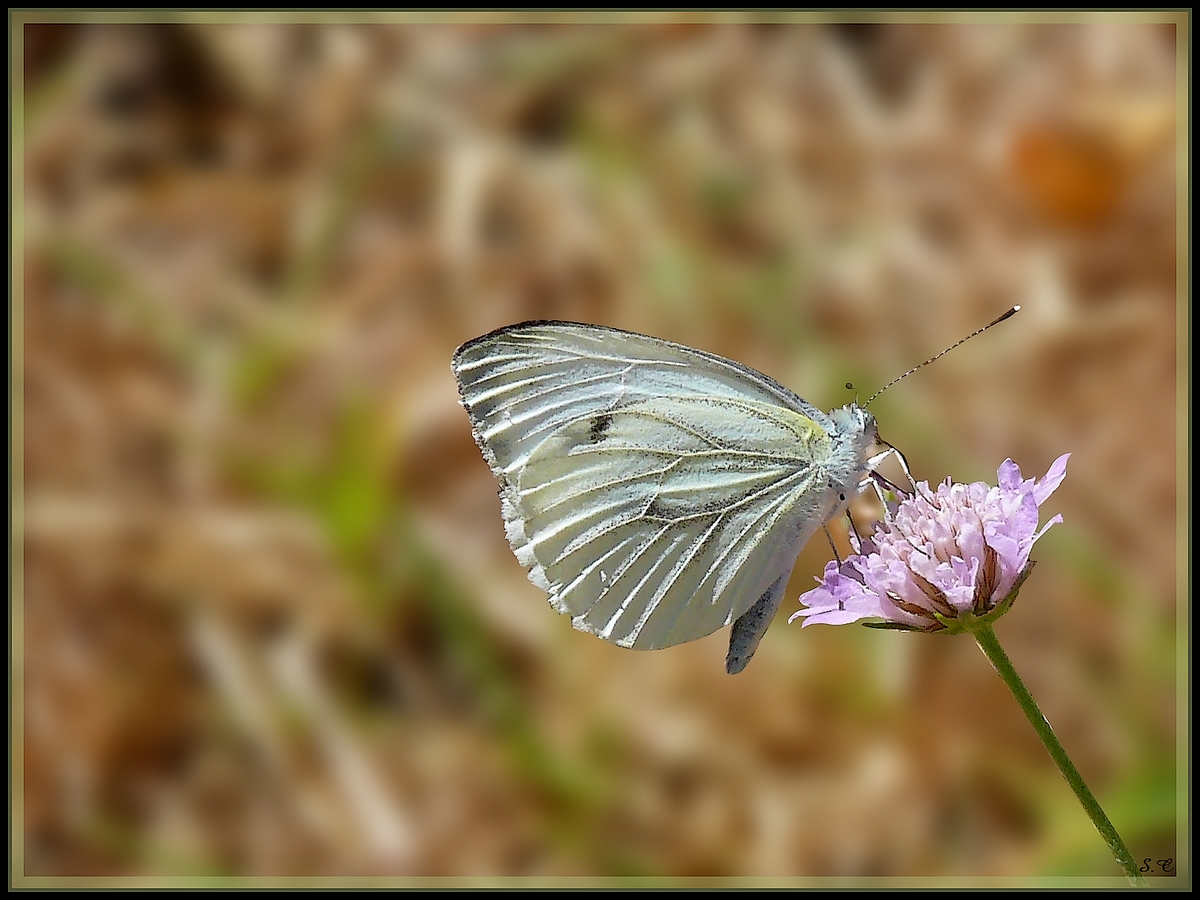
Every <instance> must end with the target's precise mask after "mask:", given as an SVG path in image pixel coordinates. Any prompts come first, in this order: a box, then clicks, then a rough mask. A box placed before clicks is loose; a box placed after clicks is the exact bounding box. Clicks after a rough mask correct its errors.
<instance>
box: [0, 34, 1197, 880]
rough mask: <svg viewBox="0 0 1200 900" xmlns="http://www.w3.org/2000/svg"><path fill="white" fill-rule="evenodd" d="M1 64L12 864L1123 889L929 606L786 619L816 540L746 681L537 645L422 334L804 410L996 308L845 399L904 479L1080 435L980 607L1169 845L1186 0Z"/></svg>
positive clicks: (132, 50) (352, 40)
mask: <svg viewBox="0 0 1200 900" xmlns="http://www.w3.org/2000/svg"><path fill="white" fill-rule="evenodd" d="M23 64H24V79H25V80H24V122H23V128H24V131H23V138H21V139H22V140H23V142H24V178H25V182H24V206H23V216H24V220H23V221H24V305H23V308H21V309H20V310H18V311H17V313H16V314H17V315H18V316H23V329H24V360H23V365H24V371H23V379H24V384H23V404H24V408H23V414H24V423H23V427H24V431H23V441H24V450H23V452H24V569H23V583H18V585H17V589H18V591H19V592H23V597H24V607H23V616H24V658H23V665H24V673H23V677H24V682H23V696H22V697H20V698H18V699H19V702H21V703H23V717H24V718H23V729H24V772H23V778H24V784H23V791H24V800H23V803H24V836H23V840H24V844H23V853H24V861H23V865H24V872H25V874H27V875H159V876H205V875H247V876H248V875H276V876H278V875H331V876H346V875H428V876H436V875H478V876H497V875H516V876H521V875H526V876H528V875H535V876H551V877H560V876H572V875H591V876H622V875H648V876H718V875H728V876H740V875H766V876H797V875H799V876H824V875H840V876H874V875H878V876H922V877H931V876H1014V875H1015V876H1034V877H1037V876H1050V875H1113V876H1116V875H1118V871H1117V869H1116V866H1115V864H1114V863H1113V861H1112V858H1111V856H1110V855H1109V853H1108V851H1107V849H1106V848H1105V846H1104V844H1103V843H1102V841H1101V840H1100V838H1099V837H1098V836H1097V834H1096V832H1095V831H1094V829H1093V827H1092V825H1091V824H1090V822H1089V821H1088V819H1087V818H1086V816H1085V814H1084V813H1083V811H1082V810H1081V808H1080V807H1079V805H1078V803H1077V801H1076V800H1075V798H1074V796H1073V795H1072V794H1071V792H1070V790H1069V789H1068V788H1067V786H1066V785H1065V783H1064V782H1063V780H1062V778H1061V777H1060V776H1059V774H1058V772H1057V771H1056V770H1055V768H1054V766H1053V765H1052V763H1051V762H1050V760H1049V758H1048V756H1047V755H1046V752H1045V750H1044V749H1043V748H1042V746H1041V744H1040V743H1039V742H1038V740H1037V738H1036V737H1035V735H1034V733H1033V731H1032V729H1031V728H1030V727H1029V725H1028V723H1027V722H1026V721H1025V719H1024V718H1023V716H1022V714H1021V712H1020V711H1019V709H1018V707H1017V705H1016V703H1015V701H1014V700H1013V698H1012V697H1011V696H1010V695H1009V694H1008V693H1007V691H1006V689H1005V688H1004V687H1003V685H1002V684H1001V683H1000V681H999V679H998V678H997V677H996V675H995V674H994V673H993V672H992V670H991V669H990V667H989V666H988V664H987V662H986V660H985V659H984V657H983V656H982V655H981V654H980V652H979V651H978V650H977V649H976V647H975V646H974V644H973V642H972V641H971V640H970V639H969V638H966V637H957V638H948V637H936V636H926V635H916V634H898V633H892V632H876V631H871V630H869V629H865V628H860V627H854V626H847V627H841V628H832V627H812V628H806V629H804V630H803V631H801V629H800V627H799V624H798V623H797V624H796V625H792V626H788V625H787V624H786V621H785V619H786V615H787V614H790V613H791V612H793V611H794V610H795V609H796V608H797V606H796V602H795V600H796V598H797V597H798V596H799V594H800V593H801V592H803V591H804V590H807V589H808V588H809V587H811V586H812V579H813V576H814V575H815V574H818V573H819V572H820V571H821V568H822V566H823V564H824V562H825V561H826V559H827V557H828V556H829V547H828V545H827V543H826V541H825V540H824V539H823V538H821V539H819V540H814V541H813V542H812V543H811V545H810V546H809V547H808V548H807V549H806V550H805V552H804V553H803V554H802V555H801V558H800V560H799V563H798V565H797V567H796V570H795V573H794V576H793V579H792V583H791V585H790V587H789V591H788V596H787V599H785V601H784V607H783V610H782V612H781V615H780V616H779V617H778V618H777V620H776V621H775V623H774V625H773V626H772V628H771V630H770V631H769V633H768V634H767V637H766V639H765V640H764V642H763V644H762V646H761V648H760V649H759V652H758V655H757V656H756V657H755V659H754V661H753V662H752V663H751V665H750V666H749V668H748V669H747V670H746V672H745V673H744V674H742V675H739V676H736V677H732V678H731V677H729V676H727V675H725V673H724V667H723V661H724V657H725V652H726V649H727V641H728V636H727V632H725V631H722V632H719V633H717V634H716V635H713V636H711V637H709V638H706V639H704V640H701V641H697V642H695V643H692V644H688V645H684V646H681V647H676V648H672V649H668V650H663V651H659V652H654V653H637V652H633V651H629V650H623V649H620V648H617V647H613V646H609V645H607V644H605V643H604V642H602V641H600V640H597V639H596V638H594V637H591V636H588V635H585V634H582V633H579V632H576V631H574V630H573V629H572V628H571V626H570V622H569V621H568V620H567V619H566V618H564V617H561V616H558V615H556V614H555V613H554V611H553V610H552V609H551V607H550V606H549V604H548V603H547V601H546V597H545V595H544V594H543V593H542V592H541V591H539V590H538V589H537V588H536V587H534V586H533V585H531V584H530V583H529V582H528V581H527V580H526V578H525V574H524V571H523V570H522V569H521V567H520V566H519V565H518V563H517V562H516V560H515V559H514V558H513V556H512V554H511V552H510V551H509V549H508V547H507V545H506V543H505V540H504V536H503V529H502V524H501V519H500V510H499V502H498V498H497V496H496V485H495V483H494V481H493V479H492V476H491V474H490V473H489V471H488V469H487V466H486V465H485V463H484V461H483V459H482V458H481V456H480V454H479V452H478V450H477V449H476V448H475V446H474V444H473V442H472V440H471V435H470V430H469V427H468V422H467V417H466V415H465V413H464V412H463V410H462V409H461V408H460V407H459V405H458V403H457V393H456V389H455V384H454V380H453V378H452V376H451V373H450V357H451V354H452V353H453V351H454V349H455V347H456V346H457V345H458V344H460V343H462V342H463V341H465V340H468V339H470V338H473V337H476V336H477V335H480V334H483V333H484V332H487V331H489V330H491V329H493V328H497V327H499V326H502V325H506V324H511V323H514V322H518V321H521V320H524V319H531V318H561V319H571V320H578V321H585V322H593V323H599V324H605V325H612V326H617V327H621V328H626V329H632V330H636V331H642V332H647V333H650V334H654V335H658V336H660V337H664V338H668V339H671V340H675V341H679V342H682V343H686V344H689V345H691V346H695V347H699V348H702V349H705V350H709V351H712V352H715V353H719V354H722V355H724V356H728V357H731V358H734V359H737V360H739V361H741V362H744V363H746V364H748V365H751V366H753V367H755V368H757V369H759V370H761V371H763V372H765V373H768V374H769V375H771V376H772V377H774V378H775V379H777V380H778V381H781V382H783V383H784V384H786V385H788V386H789V387H791V388H793V389H794V390H796V391H797V392H798V393H799V394H800V395H801V396H803V397H805V398H807V399H809V400H811V401H812V402H814V403H816V404H817V405H819V406H822V407H824V408H830V407H832V406H840V405H842V404H844V403H846V402H848V401H849V400H851V399H853V397H854V393H853V392H852V391H850V390H847V388H846V387H845V384H846V382H853V383H854V385H855V386H856V390H858V391H859V392H860V393H861V396H862V397H863V398H865V397H866V396H868V395H869V394H870V393H872V392H873V391H874V390H875V389H876V388H878V387H879V386H880V385H882V384H883V383H885V382H886V381H887V380H889V379H891V378H893V377H894V376H896V375H898V374H899V373H900V372H902V371H904V370H905V369H907V368H908V367H910V366H912V365H915V364H916V363H918V362H920V361H921V360H923V359H925V358H926V357H928V356H931V355H933V354H934V353H936V352H938V351H939V350H941V349H943V348H945V347H946V346H949V345H950V344H951V343H953V342H954V341H956V340H957V339H959V338H961V337H963V336H964V335H966V334H967V333H969V332H970V331H972V330H974V329H975V328H977V327H979V326H980V325H982V324H984V323H985V322H987V321H989V320H990V319H992V318H993V317H995V316H996V315H998V314H999V313H1001V312H1002V311H1004V310H1005V309H1006V308H1008V306H1010V305H1012V304H1014V303H1019V304H1021V305H1022V306H1023V311H1022V312H1021V313H1020V315H1018V316H1017V317H1016V318H1015V319H1012V320H1010V321H1009V322H1006V323H1005V324H1004V325H1002V326H1000V327H998V328H996V329H994V330H993V331H991V332H989V333H988V335H986V336H984V337H981V338H977V339H976V340H975V341H973V342H972V343H971V344H969V345H968V346H966V347H964V348H962V349H961V350H957V351H955V352H954V353H952V354H950V355H949V356H947V357H946V358H945V359H943V360H941V361H939V362H938V363H937V364H936V365H934V366H931V367H929V368H927V369H924V370H922V372H921V373H920V374H919V375H915V376H913V377H912V378H909V379H907V380H906V381H904V382H903V383H902V384H901V385H898V386H897V387H895V388H893V389H891V390H890V391H889V392H888V393H886V394H884V395H883V396H882V397H881V398H880V399H879V401H877V403H875V404H873V407H872V408H873V409H874V411H875V413H876V415H877V416H878V418H879V421H880V429H881V433H882V434H883V435H884V436H885V437H886V438H887V439H888V440H890V441H891V442H892V443H894V444H896V445H897V446H899V447H901V448H902V449H903V450H904V451H905V452H906V454H907V457H908V460H909V462H910V464H911V465H912V467H913V470H914V473H915V475H916V476H917V477H918V478H924V479H928V480H931V481H937V480H940V479H942V478H944V477H946V476H947V475H952V476H953V477H954V478H955V479H956V480H960V481H968V480H982V479H986V480H990V481H992V482H994V481H995V477H996V476H995V472H996V468H997V466H998V465H999V464H1000V463H1001V462H1002V461H1003V460H1004V459H1005V458H1006V457H1012V458H1013V459H1014V460H1015V461H1016V462H1017V463H1018V464H1019V465H1020V466H1021V468H1022V471H1023V472H1024V473H1025V475H1026V476H1027V477H1029V476H1039V477H1040V476H1041V475H1043V474H1044V473H1045V471H1046V469H1047V467H1048V466H1049V464H1050V462H1051V461H1052V460H1053V459H1054V458H1055V457H1057V456H1059V455H1060V454H1062V453H1066V452H1070V453H1071V454H1072V456H1071V461H1070V464H1069V467H1068V476H1067V479H1066V481H1065V483H1064V484H1063V486H1062V487H1061V488H1060V489H1059V491H1058V492H1057V493H1056V494H1055V495H1054V496H1053V497H1052V498H1051V500H1050V501H1049V502H1048V503H1047V505H1046V506H1045V507H1044V508H1043V513H1042V517H1043V519H1046V518H1049V516H1051V515H1053V514H1055V513H1058V512H1061V513H1062V514H1063V516H1064V517H1065V523H1064V524H1062V525H1059V526H1056V527H1055V528H1054V529H1052V530H1051V531H1050V532H1049V534H1048V535H1047V537H1046V538H1045V539H1044V540H1042V541H1041V542H1040V543H1039V544H1038V546H1037V548H1036V550H1035V553H1034V557H1035V558H1036V559H1037V560H1038V562H1039V566H1038V569H1037V572H1036V574H1035V575H1034V577H1033V578H1032V579H1031V580H1030V581H1029V582H1028V583H1027V585H1026V587H1025V589H1024V590H1023V592H1022V595H1021V598H1020V600H1019V602H1018V603H1017V604H1016V606H1015V607H1014V609H1013V610H1012V612H1011V613H1010V614H1009V615H1008V616H1007V617H1006V618H1005V619H1004V620H1002V621H1001V622H1000V623H999V625H998V629H997V630H998V633H999V636H1000V639H1001V641H1002V643H1003V644H1004V646H1005V647H1006V649H1007V650H1008V652H1009V654H1010V655H1011V657H1012V658H1013V661H1014V663H1015V664H1016V666H1017V669H1018V670H1019V671H1020V672H1021V673H1022V675H1023V676H1024V678H1025V679H1026V681H1027V683H1028V685H1029V687H1030V689H1031V690H1032V692H1033V694H1034V695H1035V697H1036V698H1037V699H1038V701H1039V702H1040V704H1041V705H1042V708H1043V710H1044V712H1045V713H1046V715H1047V717H1048V718H1049V720H1050V722H1051V723H1052V724H1053V725H1054V726H1055V728H1056V730H1057V732H1058V734H1059V736H1060V738H1061V739H1062V741H1063V743H1064V745H1065V746H1066V748H1067V751H1068V752H1069V753H1070V754H1071V755H1072V757H1073V759H1074V760H1075V762H1076V764H1077V765H1078V767H1079V768H1080V770H1081V771H1082V773H1083V775H1084V777H1085V778H1086V780H1087V781H1088V782H1089V784H1090V786H1091V787H1092V788H1093V790H1094V791H1095V792H1096V794H1097V795H1098V797H1099V798H1100V800H1101V802H1102V804H1103V805H1104V806H1105V809H1106V810H1107V812H1108V813H1109V815H1110V816H1111V818H1112V819H1113V820H1114V822H1115V824H1116V826H1117V828H1118V830H1120V832H1121V833H1122V835H1123V837H1124V838H1125V840H1126V841H1127V843H1128V844H1129V846H1130V849H1131V851H1132V852H1133V854H1134V856H1135V857H1137V858H1138V859H1139V860H1140V859H1142V858H1146V857H1149V858H1151V859H1153V860H1159V859H1168V858H1171V859H1174V858H1176V857H1177V856H1178V855H1179V848H1177V847H1176V783H1175V772H1176V750H1175V748H1176V731H1177V728H1178V727H1179V726H1180V725H1181V724H1182V725H1185V726H1186V723H1177V722H1176V689H1177V684H1176V671H1177V666H1176V663H1177V660H1176V579H1177V562H1178V561H1177V559H1176V548H1177V537H1176V528H1177V524H1176V523H1177V509H1176V502H1177V490H1176V447H1177V434H1176V409H1177V405H1176V404H1177V381H1176V362H1177V360H1176V348H1177V346H1178V344H1177V333H1176V320H1177V319H1176V317H1177V306H1176V246H1177V245H1176V241H1177V234H1176V203H1177V199H1176V166H1177V159H1176V150H1175V147H1176V90H1177V87H1176V32H1175V26H1174V25H1171V24H1166V25H1153V24H1129V23H1112V24H1076V25H1021V24H1015V23H1014V24H1011V25H1003V24H1000V25H995V24H975V25H971V24H960V25H936V24H927V25H922V24H890V25H886V24H855V25H837V24H797V25H770V26H768V25H742V24H714V25H681V24H612V25H583V24H576V25H571V24H566V25H557V26H538V25H519V24H510V25H491V24H475V23H471V22H469V21H467V20H465V19H464V20H461V21H457V22H453V21H452V22H450V23H442V24H412V25H404V24H381V25H337V24H330V25H287V24H251V23H249V22H243V23H238V22H237V21H236V20H231V24H216V23H214V24H204V23H199V24H196V23H192V24H165V25H136V24H130V25H94V24H93V25H84V24H25V25H24V61H23ZM16 125H17V127H18V128H20V127H21V122H20V121H19V120H18V121H17V123H16ZM17 399H18V401H20V400H22V396H21V395H20V394H18V395H17ZM1156 868H1157V864H1156Z"/></svg>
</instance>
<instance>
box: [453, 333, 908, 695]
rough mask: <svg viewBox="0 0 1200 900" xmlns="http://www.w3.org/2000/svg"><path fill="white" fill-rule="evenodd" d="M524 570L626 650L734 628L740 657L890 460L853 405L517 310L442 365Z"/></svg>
mask: <svg viewBox="0 0 1200 900" xmlns="http://www.w3.org/2000/svg"><path fill="white" fill-rule="evenodd" d="M452 368H453V370H454V375H455V377H456V378H457V379H458V386H459V393H460V395H461V398H462V405H463V406H464V407H465V408H466V410H467V414H468V416H469V417H470V419H471V429H472V432H473V433H474V435H475V442H476V443H477V444H478V445H479V449H480V450H482V451H483V455H484V458H485V459H486V460H487V462H488V465H489V466H491V469H492V472H493V473H494V474H495V476H496V478H497V479H498V480H499V482H500V499H501V510H502V512H503V514H504V524H505V533H506V535H507V537H508V541H509V544H510V545H511V546H512V549H513V552H514V553H516V555H517V559H518V560H519V561H520V562H521V564H522V565H523V566H525V568H526V569H528V571H529V579H530V581H532V582H533V583H534V584H536V585H537V586H538V587H540V588H542V589H543V590H546V591H548V592H549V594H550V602H551V604H553V606H554V608H555V609H557V610H558V611H559V612H561V613H566V614H568V615H570V616H571V623H572V624H573V625H574V626H575V627H576V628H578V629H579V630H581V631H587V632H590V633H591V634H595V635H597V636H599V637H601V638H603V639H604V640H606V641H611V642H612V643H614V644H618V645H620V646H622V647H631V648H633V649H635V650H656V649H659V648H662V647H670V646H672V645H674V644H682V643H684V642H686V641H692V640H696V639H698V638H702V637H705V636H706V635H709V634H712V632H714V631H716V630H717V629H718V628H721V627H723V626H725V625H728V624H730V623H731V622H732V623H733V631H732V632H731V634H730V641H729V655H728V657H727V658H726V660H725V669H726V671H727V672H729V673H730V674H736V673H737V672H740V671H741V670H742V669H743V668H745V666H746V664H747V663H748V662H749V661H750V657H751V656H753V654H754V651H755V650H756V649H757V647H758V643H759V641H760V640H761V639H762V636H763V634H764V633H765V632H766V629H767V626H768V625H769V624H770V621H771V619H772V618H773V617H774V615H775V612H776V610H777V609H778V608H779V604H780V601H781V600H782V597H783V590H784V587H785V586H786V584H787V580H788V576H789V574H790V573H791V570H792V567H793V565H794V564H795V561H796V557H797V555H799V553H800V550H801V549H802V548H803V547H804V544H805V543H806V542H807V541H808V539H809V538H810V537H811V536H812V535H813V533H814V532H815V531H817V529H819V528H821V527H822V526H823V525H824V524H825V523H826V522H828V521H829V520H830V519H831V518H833V517H834V516H836V515H837V514H838V513H839V512H840V511H841V510H843V509H844V508H845V507H846V504H847V503H848V502H849V500H850V498H851V497H852V496H854V495H855V494H857V493H858V492H859V491H860V490H861V489H862V488H863V487H864V486H865V484H866V483H867V476H868V473H869V472H870V471H871V470H872V469H873V468H874V466H875V465H876V464H877V463H878V461H879V460H880V459H881V458H882V457H883V456H884V455H886V453H884V454H879V455H877V456H872V455H871V452H870V451H871V448H872V446H873V445H874V443H875V440H876V434H875V419H874V417H873V416H872V415H871V414H870V413H869V412H867V411H866V410H865V409H863V408H862V407H860V406H858V405H857V404H856V403H852V404H850V405H849V406H845V407H842V408H841V409H835V410H834V411H833V412H831V413H829V414H826V413H823V412H821V411H820V410H819V409H817V408H815V407H814V406H812V405H811V404H809V403H806V402H805V401H804V400H802V399H800V398H799V397H798V396H796V395H795V394H794V393H792V392H791V391H790V390H788V389H787V388H785V387H783V386H782V385H780V384H778V383H777V382H775V381H774V380H772V379H770V378H768V377H767V376H766V375H763V374H761V373H759V372H756V371H754V370H753V369H751V368H749V367H747V366H744V365H741V364H740V363H736V362H733V361H731V360H727V359H722V358H721V357H719V356H715V355H713V354H711V353H705V352H703V351H701V350H693V349H691V348H690V347H684V346H682V345H680V344H674V343H671V342H670V341H664V340H660V339H659V338H653V337H647V336H645V335H641V334H634V333H632V332H628V331H619V330H617V329H614V328H602V327H600V326H596V325H581V324H576V323H573V322H524V323H522V324H519V325H512V326H509V327H507V328H501V329H499V330H497V331H493V332H492V333H490V334H486V335H484V336H483V337H480V338H476V339H475V340H473V341H468V342H467V343H465V344H463V345H462V346H461V347H459V348H458V349H457V350H456V351H455V353H454V360H453V363H452Z"/></svg>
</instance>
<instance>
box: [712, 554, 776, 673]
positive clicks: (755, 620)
mask: <svg viewBox="0 0 1200 900" xmlns="http://www.w3.org/2000/svg"><path fill="white" fill-rule="evenodd" d="M790 574H791V572H790V571H788V572H784V573H783V574H782V575H780V576H779V580H778V581H776V582H775V583H774V584H773V585H771V586H770V587H769V588H767V590H766V592H765V593H764V594H763V595H762V596H761V597H759V598H758V602H757V603H755V604H754V605H753V606H752V607H750V608H749V609H748V610H746V611H745V612H744V613H742V614H741V615H740V616H738V618H737V620H736V621H735V622H734V623H733V630H732V631H730V632H729V655H728V656H726V657H725V671H726V672H727V673H729V674H730V675H736V674H737V673H738V672H740V671H742V669H744V668H746V664H747V663H749V662H750V657H752V656H754V651H755V650H757V649H758V643H759V641H761V640H762V639H763V635H764V634H766V633H767V626H768V625H770V624H771V620H772V619H773V618H775V613H776V612H777V611H778V609H779V604H780V602H781V601H782V600H783V589H784V588H785V587H786V586H787V580H788V576H789V575H790Z"/></svg>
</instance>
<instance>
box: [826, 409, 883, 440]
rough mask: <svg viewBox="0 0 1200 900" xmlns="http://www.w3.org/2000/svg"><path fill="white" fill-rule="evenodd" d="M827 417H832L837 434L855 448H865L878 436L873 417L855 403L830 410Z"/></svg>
mask: <svg viewBox="0 0 1200 900" xmlns="http://www.w3.org/2000/svg"><path fill="white" fill-rule="evenodd" d="M829 417H830V418H831V419H833V424H834V426H835V428H836V429H837V434H838V435H840V436H842V439H843V440H845V441H847V442H848V443H850V444H851V445H852V446H854V447H856V448H859V449H861V450H866V449H868V448H870V447H871V446H872V445H873V444H874V443H875V440H876V438H877V437H878V430H877V428H876V426H875V417H874V416H873V415H871V413H869V412H868V411H867V410H866V409H864V408H863V407H861V406H859V405H858V404H857V403H851V404H849V405H848V406H843V407H841V408H840V409H835V410H832V411H830V413H829Z"/></svg>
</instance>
